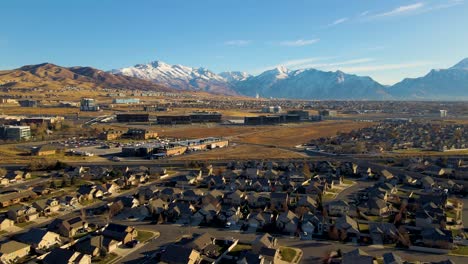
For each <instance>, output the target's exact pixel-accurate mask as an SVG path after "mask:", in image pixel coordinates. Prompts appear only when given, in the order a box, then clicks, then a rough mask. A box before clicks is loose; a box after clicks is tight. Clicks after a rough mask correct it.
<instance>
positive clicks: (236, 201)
mask: <svg viewBox="0 0 468 264" xmlns="http://www.w3.org/2000/svg"><path fill="white" fill-rule="evenodd" d="M243 199H244V193H243V192H241V191H239V190H236V191H234V192H230V193H226V194H224V196H223V202H224V203H225V204H231V205H240V204H241V202H242V200H243Z"/></svg>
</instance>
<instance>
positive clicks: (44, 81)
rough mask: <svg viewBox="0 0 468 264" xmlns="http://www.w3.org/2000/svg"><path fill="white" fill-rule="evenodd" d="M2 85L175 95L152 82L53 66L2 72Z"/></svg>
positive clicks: (27, 67) (85, 68) (103, 72)
mask: <svg viewBox="0 0 468 264" xmlns="http://www.w3.org/2000/svg"><path fill="white" fill-rule="evenodd" d="M0 85H1V86H2V87H8V88H29V87H47V88H61V87H64V86H78V87H81V88H89V89H96V88H113V89H122V90H123V89H140V90H151V91H174V90H173V89H171V88H168V87H165V86H162V85H159V84H155V83H153V82H151V81H147V80H143V79H139V78H135V77H129V76H125V75H115V74H112V73H109V72H106V71H103V70H98V69H94V68H91V67H61V66H58V65H55V64H51V63H42V64H36V65H27V66H23V67H21V68H18V69H14V70H6V71H0Z"/></svg>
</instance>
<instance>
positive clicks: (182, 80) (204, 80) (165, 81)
mask: <svg viewBox="0 0 468 264" xmlns="http://www.w3.org/2000/svg"><path fill="white" fill-rule="evenodd" d="M111 72H112V73H113V74H116V75H124V76H130V77H136V78H140V79H144V80H148V81H152V82H154V83H157V84H160V85H165V86H168V87H172V88H175V89H178V90H189V91H200V90H201V91H207V92H211V93H219V94H226V95H235V94H237V93H236V92H235V91H234V90H233V89H231V85H230V83H231V82H233V81H237V80H242V79H243V78H244V76H245V77H248V75H246V74H245V73H241V72H230V73H228V72H226V73H221V74H216V73H214V72H211V71H209V70H207V69H205V68H192V67H187V66H183V65H169V64H167V63H164V62H161V61H154V62H151V63H147V64H137V65H135V66H133V67H128V68H122V69H118V70H112V71H111Z"/></svg>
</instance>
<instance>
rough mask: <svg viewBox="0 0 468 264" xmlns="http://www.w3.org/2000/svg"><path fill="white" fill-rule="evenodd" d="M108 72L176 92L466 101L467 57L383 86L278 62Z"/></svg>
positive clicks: (151, 66) (157, 65) (151, 65)
mask: <svg viewBox="0 0 468 264" xmlns="http://www.w3.org/2000/svg"><path fill="white" fill-rule="evenodd" d="M112 73H115V74H117V75H124V76H130V77H137V78H141V79H145V80H149V81H152V82H154V83H156V84H161V85H164V86H168V87H171V88H176V89H179V90H191V91H207V92H212V93H220V94H226V95H234V94H241V95H246V96H255V95H257V94H259V95H260V96H261V97H265V98H269V97H274V98H294V99H342V100H350V99H357V100H359V99H369V100H382V99H403V100H407V99H455V100H460V99H468V58H467V59H464V60H462V61H460V62H459V63H457V64H456V65H454V66H453V67H451V68H449V69H441V70H432V71H431V72H429V73H428V74H427V75H426V76H424V77H420V78H415V79H404V80H403V81H401V82H399V83H397V84H395V85H393V86H390V87H386V86H383V85H381V84H379V83H378V82H376V81H374V80H373V79H372V78H370V77H366V76H357V75H353V74H346V73H344V72H341V71H335V72H325V71H320V70H316V69H303V70H289V69H287V68H285V67H283V66H279V67H276V68H274V69H271V70H267V71H265V72H263V73H261V74H259V75H257V76H252V75H249V74H247V73H245V72H223V73H220V74H216V73H214V72H212V71H209V70H207V69H205V68H192V67H187V66H183V65H170V64H167V63H164V62H161V61H155V62H151V63H148V64H137V65H135V66H133V67H128V68H123V69H119V70H113V71H112Z"/></svg>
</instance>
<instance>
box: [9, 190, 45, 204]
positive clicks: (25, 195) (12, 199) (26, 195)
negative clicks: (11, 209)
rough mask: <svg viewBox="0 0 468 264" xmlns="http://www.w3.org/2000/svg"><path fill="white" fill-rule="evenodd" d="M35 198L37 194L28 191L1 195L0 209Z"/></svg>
mask: <svg viewBox="0 0 468 264" xmlns="http://www.w3.org/2000/svg"><path fill="white" fill-rule="evenodd" d="M36 197H37V194H36V193H35V192H33V191H30V190H26V191H20V192H12V193H7V194H2V195H0V207H7V206H10V205H14V204H18V203H20V202H23V201H29V200H31V199H34V198H36Z"/></svg>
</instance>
